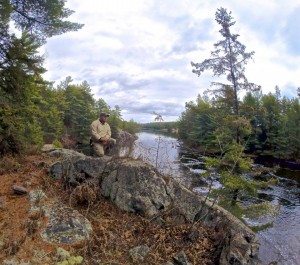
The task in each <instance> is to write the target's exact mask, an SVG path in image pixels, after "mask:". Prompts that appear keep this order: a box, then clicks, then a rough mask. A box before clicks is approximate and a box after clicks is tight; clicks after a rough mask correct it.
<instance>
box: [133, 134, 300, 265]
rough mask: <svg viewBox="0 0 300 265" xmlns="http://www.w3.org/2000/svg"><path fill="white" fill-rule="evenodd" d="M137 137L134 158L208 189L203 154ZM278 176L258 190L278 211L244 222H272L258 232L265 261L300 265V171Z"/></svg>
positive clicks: (165, 139)
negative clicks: (270, 183)
mask: <svg viewBox="0 0 300 265" xmlns="http://www.w3.org/2000/svg"><path fill="white" fill-rule="evenodd" d="M137 136H138V137H139V138H138V140H137V141H136V143H135V147H134V152H133V156H134V157H135V158H137V157H138V158H141V159H143V160H145V161H147V162H149V163H150V164H152V165H154V166H156V167H157V168H158V170H159V171H160V172H162V173H164V174H166V175H170V176H172V177H173V178H176V179H177V180H178V181H179V182H180V183H182V184H183V185H186V186H188V187H189V188H192V189H193V190H194V191H195V192H199V193H202V194H203V193H204V194H205V192H207V190H208V187H207V185H206V182H205V181H203V180H201V178H199V174H201V173H204V172H205V171H206V168H205V164H204V159H203V156H201V155H199V154H197V153H194V152H191V151H189V150H185V149H184V148H182V147H181V146H182V145H181V144H180V142H179V141H178V140H177V139H176V138H173V137H169V136H165V135H159V134H154V133H150V132H141V133H138V135H137ZM288 173H289V174H288ZM275 177H277V178H278V179H279V183H278V184H276V185H274V186H269V187H268V188H267V189H264V190H259V192H258V193H259V199H260V201H266V202H269V203H271V204H272V205H273V206H274V207H275V208H277V209H278V211H277V212H276V214H274V215H273V216H268V217H264V218H260V219H256V220H250V219H245V220H244V221H245V222H247V223H248V224H249V225H262V224H265V223H268V224H271V225H269V228H266V229H264V230H262V231H260V232H258V233H257V236H258V238H259V240H260V243H261V246H260V252H259V258H260V260H261V261H262V262H263V264H270V263H271V262H274V263H272V264H278V265H300V172H299V171H298V172H287V171H284V170H279V171H277V172H276V175H275ZM210 181H211V182H210V184H212V186H213V188H215V189H218V188H221V187H222V185H221V184H220V183H219V181H218V176H217V174H216V176H215V177H213V178H212V179H211V180H210ZM276 262H277V263H276Z"/></svg>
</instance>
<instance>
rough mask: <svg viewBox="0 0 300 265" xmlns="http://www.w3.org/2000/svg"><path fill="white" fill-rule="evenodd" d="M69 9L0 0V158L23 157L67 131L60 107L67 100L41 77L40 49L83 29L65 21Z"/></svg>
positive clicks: (38, 0)
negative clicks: (29, 149) (48, 40)
mask: <svg viewBox="0 0 300 265" xmlns="http://www.w3.org/2000/svg"><path fill="white" fill-rule="evenodd" d="M64 5H65V1H61V0H26V1H25V0H21V1H19V0H18V1H17V0H3V1H1V4H0V43H1V52H0V154H4V153H19V152H20V151H22V150H24V147H25V146H28V145H41V144H42V143H43V141H44V140H45V139H46V140H47V139H52V140H53V139H55V138H56V137H57V135H58V134H59V133H61V132H62V129H63V123H62V115H63V112H62V111H63V110H64V109H65V108H64V107H63V108H61V106H63V104H64V103H62V104H61V105H59V104H60V103H58V104H56V102H62V101H63V100H58V98H59V97H58V98H55V97H56V94H55V93H53V92H52V91H50V90H49V89H48V88H47V87H46V86H47V83H46V82H45V81H44V80H43V79H42V78H41V74H42V73H44V72H45V69H44V68H43V66H42V64H43V60H44V59H43V58H42V56H40V55H39V53H38V49H39V48H40V47H41V45H42V44H44V43H45V41H46V38H48V37H51V36H54V35H58V34H61V33H64V32H68V31H73V30H78V29H79V28H81V27H82V25H80V24H77V23H72V22H69V21H66V20H65V19H66V18H68V17H69V16H70V15H71V14H72V12H73V11H71V10H69V9H67V8H65V7H64ZM13 27H16V28H17V29H18V30H19V32H20V34H19V35H18V36H17V35H16V34H14V33H13V32H14V30H13ZM53 103H54V104H53ZM48 110H49V112H48Z"/></svg>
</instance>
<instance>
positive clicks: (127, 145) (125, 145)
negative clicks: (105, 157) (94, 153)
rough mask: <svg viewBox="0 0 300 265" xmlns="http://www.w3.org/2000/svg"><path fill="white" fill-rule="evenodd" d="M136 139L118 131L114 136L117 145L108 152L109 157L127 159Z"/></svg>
mask: <svg viewBox="0 0 300 265" xmlns="http://www.w3.org/2000/svg"><path fill="white" fill-rule="evenodd" d="M136 139H137V137H136V136H134V135H132V134H130V133H128V132H125V131H122V130H119V131H118V132H117V135H116V140H117V143H116V145H115V146H114V147H113V148H112V149H111V150H110V152H109V155H111V156H118V157H128V156H130V154H131V152H132V148H133V144H134V141H135V140H136Z"/></svg>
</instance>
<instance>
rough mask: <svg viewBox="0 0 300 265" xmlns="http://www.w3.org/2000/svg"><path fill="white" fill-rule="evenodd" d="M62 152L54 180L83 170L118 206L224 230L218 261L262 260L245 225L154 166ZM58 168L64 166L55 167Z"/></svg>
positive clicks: (248, 261)
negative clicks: (173, 215)
mask: <svg viewBox="0 0 300 265" xmlns="http://www.w3.org/2000/svg"><path fill="white" fill-rule="evenodd" d="M64 152H65V151H64ZM64 152H61V154H63V155H62V157H64V159H63V160H62V161H60V162H57V163H56V164H54V165H52V166H51V167H50V175H51V174H52V176H53V172H56V174H54V175H55V176H56V178H64V179H65V180H72V179H73V180H75V181H76V182H77V183H78V182H79V179H78V174H85V176H86V177H87V178H88V179H89V178H93V179H96V180H97V182H98V183H99V185H100V187H101V194H102V195H103V196H104V197H106V198H109V199H110V200H111V201H112V202H113V203H114V204H116V205H117V206H118V207H119V208H121V209H123V210H125V211H128V212H132V213H137V214H141V215H143V216H145V217H150V218H152V219H153V218H154V219H155V218H156V217H157V216H159V215H160V213H162V212H163V211H165V210H168V209H171V208H175V209H177V210H178V212H179V213H180V214H181V215H183V216H184V217H185V218H186V219H187V220H188V221H190V222H195V221H201V222H203V223H205V224H207V225H209V226H211V227H214V228H215V229H216V230H218V231H224V237H223V239H222V240H223V241H222V244H221V250H220V264H243V265H244V264H245V265H246V264H251V265H252V264H259V261H258V259H257V253H258V247H259V243H258V240H257V238H256V236H255V234H254V233H253V232H252V231H251V230H250V229H249V228H248V227H247V226H245V225H244V224H243V223H242V222H241V221H240V220H238V219H237V218H235V217H234V216H233V215H232V214H230V213H229V212H227V211H226V210H224V209H223V208H221V207H219V206H217V205H213V204H212V203H211V202H210V201H208V200H205V199H204V198H203V197H201V196H199V195H198V194H195V193H193V192H192V191H190V190H188V189H187V188H186V187H184V186H182V185H180V184H179V183H177V182H176V181H174V180H173V179H171V178H168V177H165V176H162V175H160V174H159V173H158V172H157V171H156V169H155V168H154V167H152V166H150V165H148V164H147V163H145V162H142V161H137V160H133V159H129V158H123V159H111V158H110V159H108V158H105V157H103V158H88V157H84V156H78V155H77V156H73V155H70V156H68V155H66V153H64ZM58 167H60V168H61V170H56V169H57V168H58ZM55 168H56V169H55ZM81 177H82V176H81ZM220 243H221V242H220Z"/></svg>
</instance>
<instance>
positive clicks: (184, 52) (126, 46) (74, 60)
mask: <svg viewBox="0 0 300 265" xmlns="http://www.w3.org/2000/svg"><path fill="white" fill-rule="evenodd" d="M115 1H117V0H115ZM132 1H134V0H132ZM68 3H69V4H70V8H71V9H74V10H75V11H76V13H75V14H76V16H75V17H76V19H77V20H78V21H79V22H80V23H84V24H85V27H84V28H83V29H82V30H80V31H78V32H72V33H67V34H64V35H61V36H57V37H54V38H51V39H50V40H49V41H48V44H47V46H46V51H47V56H46V65H45V67H46V68H47V69H48V73H47V78H48V79H50V81H58V82H59V81H60V80H62V79H64V78H65V77H66V76H71V77H72V78H73V79H74V82H78V83H79V82H82V81H83V80H86V81H87V82H88V83H89V84H90V86H91V88H92V91H93V93H94V95H95V97H96V98H99V97H101V98H103V99H104V100H105V101H106V102H107V103H108V104H109V105H110V106H111V107H114V106H115V105H119V106H120V107H121V109H122V110H123V113H124V116H126V118H131V117H133V118H134V119H137V121H147V119H148V121H151V119H153V111H156V112H158V113H160V114H162V115H163V116H165V118H166V120H168V119H173V120H174V119H176V117H178V116H179V115H180V114H181V112H182V111H183V110H184V104H185V102H187V101H190V100H192V99H196V97H197V94H199V93H201V92H203V91H204V90H206V89H207V88H208V87H209V85H210V81H212V76H211V73H209V72H205V73H204V74H203V75H201V77H200V78H197V76H196V75H194V74H192V72H191V66H190V61H191V60H192V61H195V62H200V61H202V60H204V59H206V58H207V57H206V56H208V57H209V55H210V51H211V50H212V49H213V46H212V43H215V42H217V41H218V40H219V39H220V35H219V34H218V26H217V25H216V23H215V21H214V14H215V11H216V9H217V8H218V7H220V1H216V0H214V1H204V0H203V1H202V0H201V1H191V0H185V1H173V0H164V1H156V0H155V1H142V0H138V1H135V2H134V3H133V4H132V5H127V4H125V5H124V1H123V0H122V2H121V1H120V2H119V4H120V5H124V6H123V9H121V7H120V9H117V8H116V7H114V6H113V4H112V3H110V2H107V1H104V0H100V1H97V2H95V1H93V2H92V1H91V0H86V1H84V2H83V1H77V0H72V1H69V2H68ZM114 3H115V2H114ZM253 3H254V2H253V1H243V2H241V1H237V0H227V1H226V3H225V4H226V5H227V7H228V10H231V11H232V12H233V14H232V15H233V17H234V18H235V20H236V21H237V24H236V25H235V28H234V29H235V30H237V32H239V29H241V28H242V29H244V30H245V31H244V32H247V33H249V34H248V35H247V34H246V35H245V36H244V37H246V39H247V38H248V40H251V39H255V40H256V41H257V43H258V44H259V45H258V46H255V47H256V48H257V49H261V47H267V49H266V51H267V52H269V51H272V52H273V53H274V54H277V52H278V51H277V49H280V52H281V54H280V56H278V55H276V56H273V57H272V58H268V57H267V56H265V57H263V56H264V55H263V56H261V57H260V58H257V57H255V60H256V63H257V65H258V67H257V69H265V64H267V65H268V73H271V74H268V75H266V74H264V72H263V71H257V73H256V75H254V78H251V81H253V82H255V83H258V84H260V83H261V80H264V83H265V84H269V83H270V84H271V85H268V86H269V87H270V89H272V88H273V87H274V85H273V83H271V81H272V82H276V83H277V84H278V85H279V86H281V87H282V94H284V93H285V92H286V93H287V94H292V93H291V91H292V89H291V88H290V87H291V86H293V84H295V83H296V82H298V81H299V83H300V80H299V79H298V80H297V79H296V78H297V76H300V70H298V67H299V65H300V63H299V60H298V59H299V58H298V59H297V58H293V61H291V60H289V59H287V56H288V54H289V55H299V53H300V49H299V47H300V36H299V32H300V31H299V30H298V27H299V26H298V25H300V17H299V16H297V14H298V13H299V11H300V10H299V8H298V9H294V10H292V11H289V12H281V11H282V9H283V6H284V4H282V3H281V2H280V3H279V2H276V1H275V2H274V1H273V2H272V3H273V5H270V4H269V3H265V2H264V3H261V2H259V3H258V4H257V5H260V7H261V8H262V10H261V9H259V10H258V9H257V5H254V4H253ZM222 4H224V3H223V2H222ZM268 5H270V6H271V7H272V8H269V6H268ZM91 6H92V8H91ZM224 7H226V6H224ZM124 10H125V11H124ZM241 37H242V36H241ZM278 40H280V41H278ZM242 42H243V41H242ZM281 42H282V43H283V45H281V44H280V43H281ZM278 43H279V44H278ZM245 44H246V46H247V43H245ZM280 45H281V46H280ZM284 49H286V51H287V53H284V52H286V51H284ZM250 50H252V48H251V49H250ZM260 60H262V61H261V62H260ZM279 66H280V67H279ZM276 67H277V68H276ZM278 67H279V70H278ZM253 69H254V70H255V68H253ZM283 70H284V71H286V72H291V73H294V74H293V75H292V74H290V75H289V77H288V78H290V79H291V76H295V79H293V80H283V76H284V74H282V76H281V79H280V81H281V82H277V81H276V80H274V79H275V78H273V76H274V74H273V71H274V72H276V73H278V72H281V71H283ZM292 71H293V72H292ZM270 76H272V80H269V79H270ZM255 78H256V80H255ZM266 78H269V79H266ZM277 78H279V76H276V79H277ZM287 83H289V84H290V85H285V84H287Z"/></svg>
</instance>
